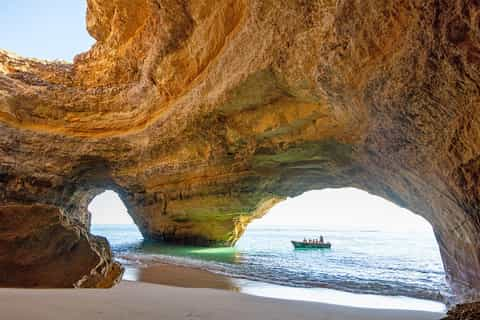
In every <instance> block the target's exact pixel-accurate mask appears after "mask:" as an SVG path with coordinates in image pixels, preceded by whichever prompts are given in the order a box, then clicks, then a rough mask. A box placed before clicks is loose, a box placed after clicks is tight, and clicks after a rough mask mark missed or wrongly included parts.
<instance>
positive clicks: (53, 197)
mask: <svg viewBox="0 0 480 320" xmlns="http://www.w3.org/2000/svg"><path fill="white" fill-rule="evenodd" d="M479 19H480V8H479V6H478V4H477V2H476V1H460V0H457V1H447V0H431V1H413V0H411V1H409V0H406V1H394V0H363V1H357V0H339V1H333V0H318V1H300V0H298V1H290V0H285V1H282V0H275V1H263V0H262V1H260V0H258V1H257V0H225V1H209V0H195V1H180V0H129V1H124V0H113V1H98V0H89V1H88V14H87V22H88V23H87V25H88V31H89V32H90V34H91V35H92V36H93V37H94V38H95V39H96V40H97V42H96V44H95V45H94V46H93V48H92V49H91V50H90V51H88V52H86V53H83V54H80V55H78V56H77V57H76V59H75V62H74V63H73V64H72V65H69V64H61V63H49V62H43V61H36V60H28V59H23V58H20V57H17V56H14V55H12V54H9V53H6V52H0V212H2V213H3V212H8V214H10V215H12V214H18V218H16V219H17V220H16V221H17V223H18V224H16V225H12V228H13V227H15V226H18V232H19V234H21V232H23V231H22V230H23V229H22V225H23V223H22V221H20V219H21V218H22V219H24V220H25V225H31V224H32V223H33V222H31V221H30V219H31V218H30V217H29V215H27V214H26V213H25V212H29V211H28V210H31V208H44V207H45V208H46V207H48V208H56V210H58V211H57V212H59V213H58V214H61V215H64V216H65V217H67V219H68V220H69V221H71V223H72V224H73V225H75V227H65V228H64V229H65V230H66V231H65V233H66V234H67V233H68V232H73V229H75V230H77V229H76V228H80V229H83V230H84V231H85V230H88V227H89V213H88V211H87V210H86V207H87V205H88V202H89V201H90V200H91V199H92V198H93V197H94V196H95V195H96V194H98V193H99V192H101V191H102V190H105V189H113V190H116V191H117V192H118V193H119V194H120V195H121V197H122V199H123V200H124V202H125V204H126V205H127V207H128V210H129V213H130V214H131V215H132V217H133V219H134V221H135V222H136V224H137V225H138V226H139V228H140V230H141V231H142V233H143V234H144V236H146V237H148V238H153V239H161V240H165V241H173V242H179V243H191V244H201V245H225V244H232V243H234V242H235V241H236V240H237V239H238V238H239V236H240V235H241V234H242V232H243V230H244V228H245V226H246V225H247V224H248V222H249V221H251V220H252V219H254V218H256V217H259V216H261V215H262V214H264V213H265V212H266V210H268V208H270V207H271V206H273V205H274V204H275V203H276V202H278V201H280V200H281V199H283V198H284V197H286V196H295V195H298V194H300V193H302V192H304V191H307V190H312V189H321V188H325V187H346V186H353V187H357V188H361V189H364V190H367V191H369V192H371V193H374V194H377V195H380V196H382V197H384V198H386V199H389V200H391V201H393V202H395V203H397V204H399V205H401V206H404V207H406V208H408V209H410V210H412V211H413V212H415V213H417V214H420V215H422V216H423V217H425V218H426V219H427V220H428V221H430V222H431V224H432V226H433V228H434V231H435V234H436V237H437V239H438V243H439V245H440V249H441V254H442V258H443V261H444V264H445V268H446V272H447V274H448V280H449V282H450V284H451V286H452V288H453V291H454V293H455V301H462V302H463V301H469V300H474V299H477V298H479V294H480V211H479V210H480V181H479V180H480V107H479V101H480V95H479V92H480V64H479V63H480V40H479V39H480V24H479V21H480V20H479ZM26 41H27V39H26ZM11 208H15V209H14V210H12V209H11ZM51 210H53V209H49V210H47V211H48V212H51ZM39 212H40V211H39ZM40 222H42V220H41V219H39V220H38V228H44V227H43V226H40ZM35 223H37V222H35ZM45 223H47V222H45ZM47 226H48V224H47ZM32 228H34V226H32ZM35 228H36V227H35ZM45 228H46V227H45ZM12 230H15V228H13V229H9V230H8V232H7V231H5V232H7V233H9V232H14V231H12ZM31 230H34V229H31ZM67 230H68V231H67ZM77 231H78V230H77ZM77 231H75V232H77ZM84 231H82V232H80V231H78V232H80V233H76V234H77V235H80V236H79V237H80V238H78V237H73V238H72V239H77V240H75V241H80V240H78V239H81V242H82V243H85V244H88V246H89V247H90V248H91V250H93V251H95V250H97V249H94V247H96V248H98V247H103V248H106V244H104V243H100V242H96V240H93V238H92V236H90V235H88V233H86V232H84ZM2 232H4V231H3V229H1V230H0V238H2V237H3V236H2V234H3V233H2ZM11 236H12V235H11V234H8V237H11ZM8 237H7V238H8ZM2 239H3V238H2ZM41 239H43V240H42V241H43V242H42V243H44V245H45V246H48V245H49V243H48V241H54V240H49V239H47V238H45V237H42V238H41ZM1 241H2V242H0V245H1V246H2V247H1V248H0V250H3V251H2V252H3V255H2V260H1V262H2V263H7V264H8V263H12V264H13V263H16V261H10V262H9V261H7V260H8V259H7V258H6V257H9V256H10V255H9V253H8V250H9V249H8V248H10V250H15V248H14V246H13V244H12V242H9V241H8V240H5V241H7V242H3V241H4V240H1ZM72 241H73V240H72ZM13 243H15V242H13ZM72 243H73V242H72ZM88 246H87V247H88ZM34 249H35V250H39V251H41V250H43V249H41V248H40V244H38V247H34ZM45 250H47V249H45ZM87 251H88V250H87ZM47 252H48V251H47ZM97 252H103V253H101V254H100V256H102V257H103V258H99V255H97V258H99V259H100V260H101V259H104V261H109V253H108V250H104V251H102V250H100V251H99V250H97ZM32 254H34V253H32ZM35 254H36V253H35ZM60 254H61V255H63V251H60ZM91 254H92V253H88V254H87V255H91ZM52 257H53V256H52ZM57 258H58V257H55V259H57ZM51 259H52V263H54V262H53V261H54V258H51ZM31 261H32V263H33V262H34V261H35V260H34V259H32V260H31ZM85 263H86V266H87V262H85ZM107 264H108V263H107ZM104 270H108V267H107V268H106V269H104ZM112 270H113V269H112ZM102 272H103V271H102ZM102 272H101V274H102ZM80 273H81V272H80ZM80 273H79V274H80ZM107 273H108V272H106V273H105V272H103V276H104V278H110V279H113V278H115V277H112V275H113V274H115V272H113V273H112V274H110V275H108V274H107ZM117 274H118V273H117ZM100 278H101V277H99V278H98V279H97V282H101V281H100V280H99V279H100ZM71 280H72V281H73V282H75V281H78V280H79V279H71ZM18 281H20V282H21V281H23V279H21V278H19V280H18ZM29 281H30V280H29ZM31 281H33V280H31ZM94 282H95V281H92V284H91V285H92V286H94V285H95V284H94ZM28 283H33V282H28ZM51 285H57V284H56V283H54V282H52V283H51Z"/></svg>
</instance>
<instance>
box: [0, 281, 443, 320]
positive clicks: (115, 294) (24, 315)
mask: <svg viewBox="0 0 480 320" xmlns="http://www.w3.org/2000/svg"><path fill="white" fill-rule="evenodd" d="M0 310H1V318H2V319H9V320H26V319H37V320H40V319H42V320H43V319H45V320H47V319H48V320H64V319H69V320H77V319H78V320H84V319H91V320H93V319H98V320H110V319H112V320H113V319H115V320H123V319H125V320H127V319H129V320H130V319H135V320H147V319H148V320H150V319H162V320H168V319H172V320H173V319H175V320H176V319H188V320H194V319H195V320H200V319H211V320H215V319H219V320H220V319H229V320H245V319H262V320H265V319H272V320H273V319H275V320H283V319H285V320H287V319H288V320H292V319H312V320H313V319H315V320H383V319H388V320H408V319H412V320H434V319H435V320H437V319H440V318H441V317H442V316H443V314H439V313H428V312H416V311H396V310H374V309H359V308H350V307H343V306H335V305H328V304H322V303H312V302H301V301H288V300H279V299H269V298H261V297H254V296H250V295H244V294H240V293H235V292H231V291H225V290H215V289H199V288H181V287H170V286H164V285H158V284H150V283H142V282H131V281H123V282H122V283H120V284H119V285H118V286H116V287H115V288H113V289H108V290H99V289H90V290H88V289H83V290H75V289H45V290H32V289H0Z"/></svg>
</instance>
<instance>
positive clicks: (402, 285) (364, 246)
mask: <svg viewBox="0 0 480 320" xmlns="http://www.w3.org/2000/svg"><path fill="white" fill-rule="evenodd" d="M92 232H93V233H94V234H99V235H103V236H106V237H107V238H108V239H109V241H110V243H111V245H112V250H113V252H114V254H115V255H116V256H117V258H118V259H120V260H121V261H122V262H123V263H125V264H127V265H128V264H130V265H136V264H142V263H151V262H168V263H172V264H177V265H184V266H189V267H195V268H201V269H205V270H209V271H213V272H216V273H219V274H224V275H228V276H231V277H234V278H239V279H248V280H255V281H261V282H266V283H270V284H276V285H281V286H286V287H296V288H330V289H337V290H341V291H347V292H353V293H362V294H375V295H390V296H406V297H414V298H420V299H429V300H437V301H442V300H443V299H444V296H445V295H448V288H447V285H446V282H445V275H444V271H443V267H442V263H441V260H440V255H439V251H438V247H437V244H436V242H435V239H434V238H433V235H432V234H417V233H408V234H406V233H399V232H380V231H375V230H365V231H334V230H330V231H325V230H319V229H313V228H301V229H299V228H295V229H291V228H279V227H261V228H260V227H254V228H249V229H248V230H247V232H246V233H245V235H244V236H243V237H242V239H241V240H240V241H239V242H238V243H237V245H236V246H235V248H198V247H183V246H171V245H163V244H158V243H157V244H152V243H148V242H144V241H143V239H142V237H141V235H140V234H139V233H138V231H137V229H136V227H135V226H133V225H128V226H125V225H123V226H120V225H95V226H93V227H92ZM320 233H321V234H323V235H324V236H325V238H326V239H327V240H328V241H330V242H332V249H329V250H294V249H293V247H292V245H291V244H290V240H292V239H298V240H302V239H303V238H304V237H307V238H314V237H318V236H319V235H320ZM265 290H267V289H265ZM268 290H270V289H268ZM272 292H273V291H272Z"/></svg>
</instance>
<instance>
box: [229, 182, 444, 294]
mask: <svg viewBox="0 0 480 320" xmlns="http://www.w3.org/2000/svg"><path fill="white" fill-rule="evenodd" d="M320 235H323V236H324V237H325V238H326V240H327V241H329V242H331V243H332V248H331V249H327V250H315V249H310V250H295V249H293V246H292V244H291V243H290V241H291V240H298V241H303V239H304V238H306V239H307V240H308V239H318V238H319V236H320ZM236 249H237V250H238V251H239V252H240V254H241V255H242V257H243V260H244V261H250V262H249V263H251V264H252V265H255V272H256V273H257V274H258V275H259V277H261V278H264V279H263V280H264V281H266V282H274V283H278V279H283V280H281V281H282V282H284V283H281V284H283V285H285V286H288V287H304V288H315V287H327V288H331V289H337V290H340V291H342V292H350V293H361V294H375V295H385V296H406V297H410V298H414V299H423V300H430V301H437V302H435V303H438V302H444V301H445V300H446V298H447V297H448V296H449V289H448V286H447V283H446V280H445V273H444V269H443V264H442V260H441V257H440V251H439V247H438V244H437V242H436V239H435V236H434V233H433V229H432V226H431V225H430V224H429V222H427V221H426V220H425V219H424V218H422V217H420V216H418V215H415V214H413V213H412V212H410V211H408V210H406V209H403V208H400V207H398V206H397V205H395V204H393V203H391V202H389V201H387V200H385V199H383V198H380V197H377V196H374V195H371V194H369V193H367V192H364V191H361V190H358V189H354V188H342V189H324V190H319V191H309V192H306V193H304V194H302V195H301V196H298V197H295V198H290V199H287V200H286V201H284V202H281V203H279V204H277V205H276V206H275V207H273V208H272V209H271V210H270V211H269V212H268V213H267V214H266V215H265V216H264V217H263V218H261V219H258V220H255V221H253V222H252V223H251V224H250V225H249V226H248V228H247V230H246V232H245V234H244V235H243V236H242V238H241V239H240V240H239V242H238V243H237V245H236ZM272 293H273V294H274V293H275V291H273V292H272ZM272 297H275V296H272ZM351 299H354V298H351ZM322 301H325V300H322ZM374 303H378V301H377V302H374Z"/></svg>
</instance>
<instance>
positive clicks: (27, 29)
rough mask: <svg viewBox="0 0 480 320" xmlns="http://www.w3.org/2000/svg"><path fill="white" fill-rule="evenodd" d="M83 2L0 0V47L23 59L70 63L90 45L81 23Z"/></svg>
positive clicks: (81, 0)
mask: <svg viewBox="0 0 480 320" xmlns="http://www.w3.org/2000/svg"><path fill="white" fill-rule="evenodd" d="M107 1H108V0H107ZM86 2H87V1H86V0H1V2H0V3H1V5H0V48H1V49H5V50H7V51H11V52H14V53H16V54H18V55H20V56H24V57H31V58H39V59H48V60H56V59H60V60H66V61H72V60H73V57H74V56H75V55H76V54H78V53H81V52H84V51H87V50H88V49H89V48H90V47H91V45H92V44H93V43H94V39H93V38H92V37H90V35H89V34H88V32H87V29H86V24H85V13H86V10H87V9H86Z"/></svg>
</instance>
